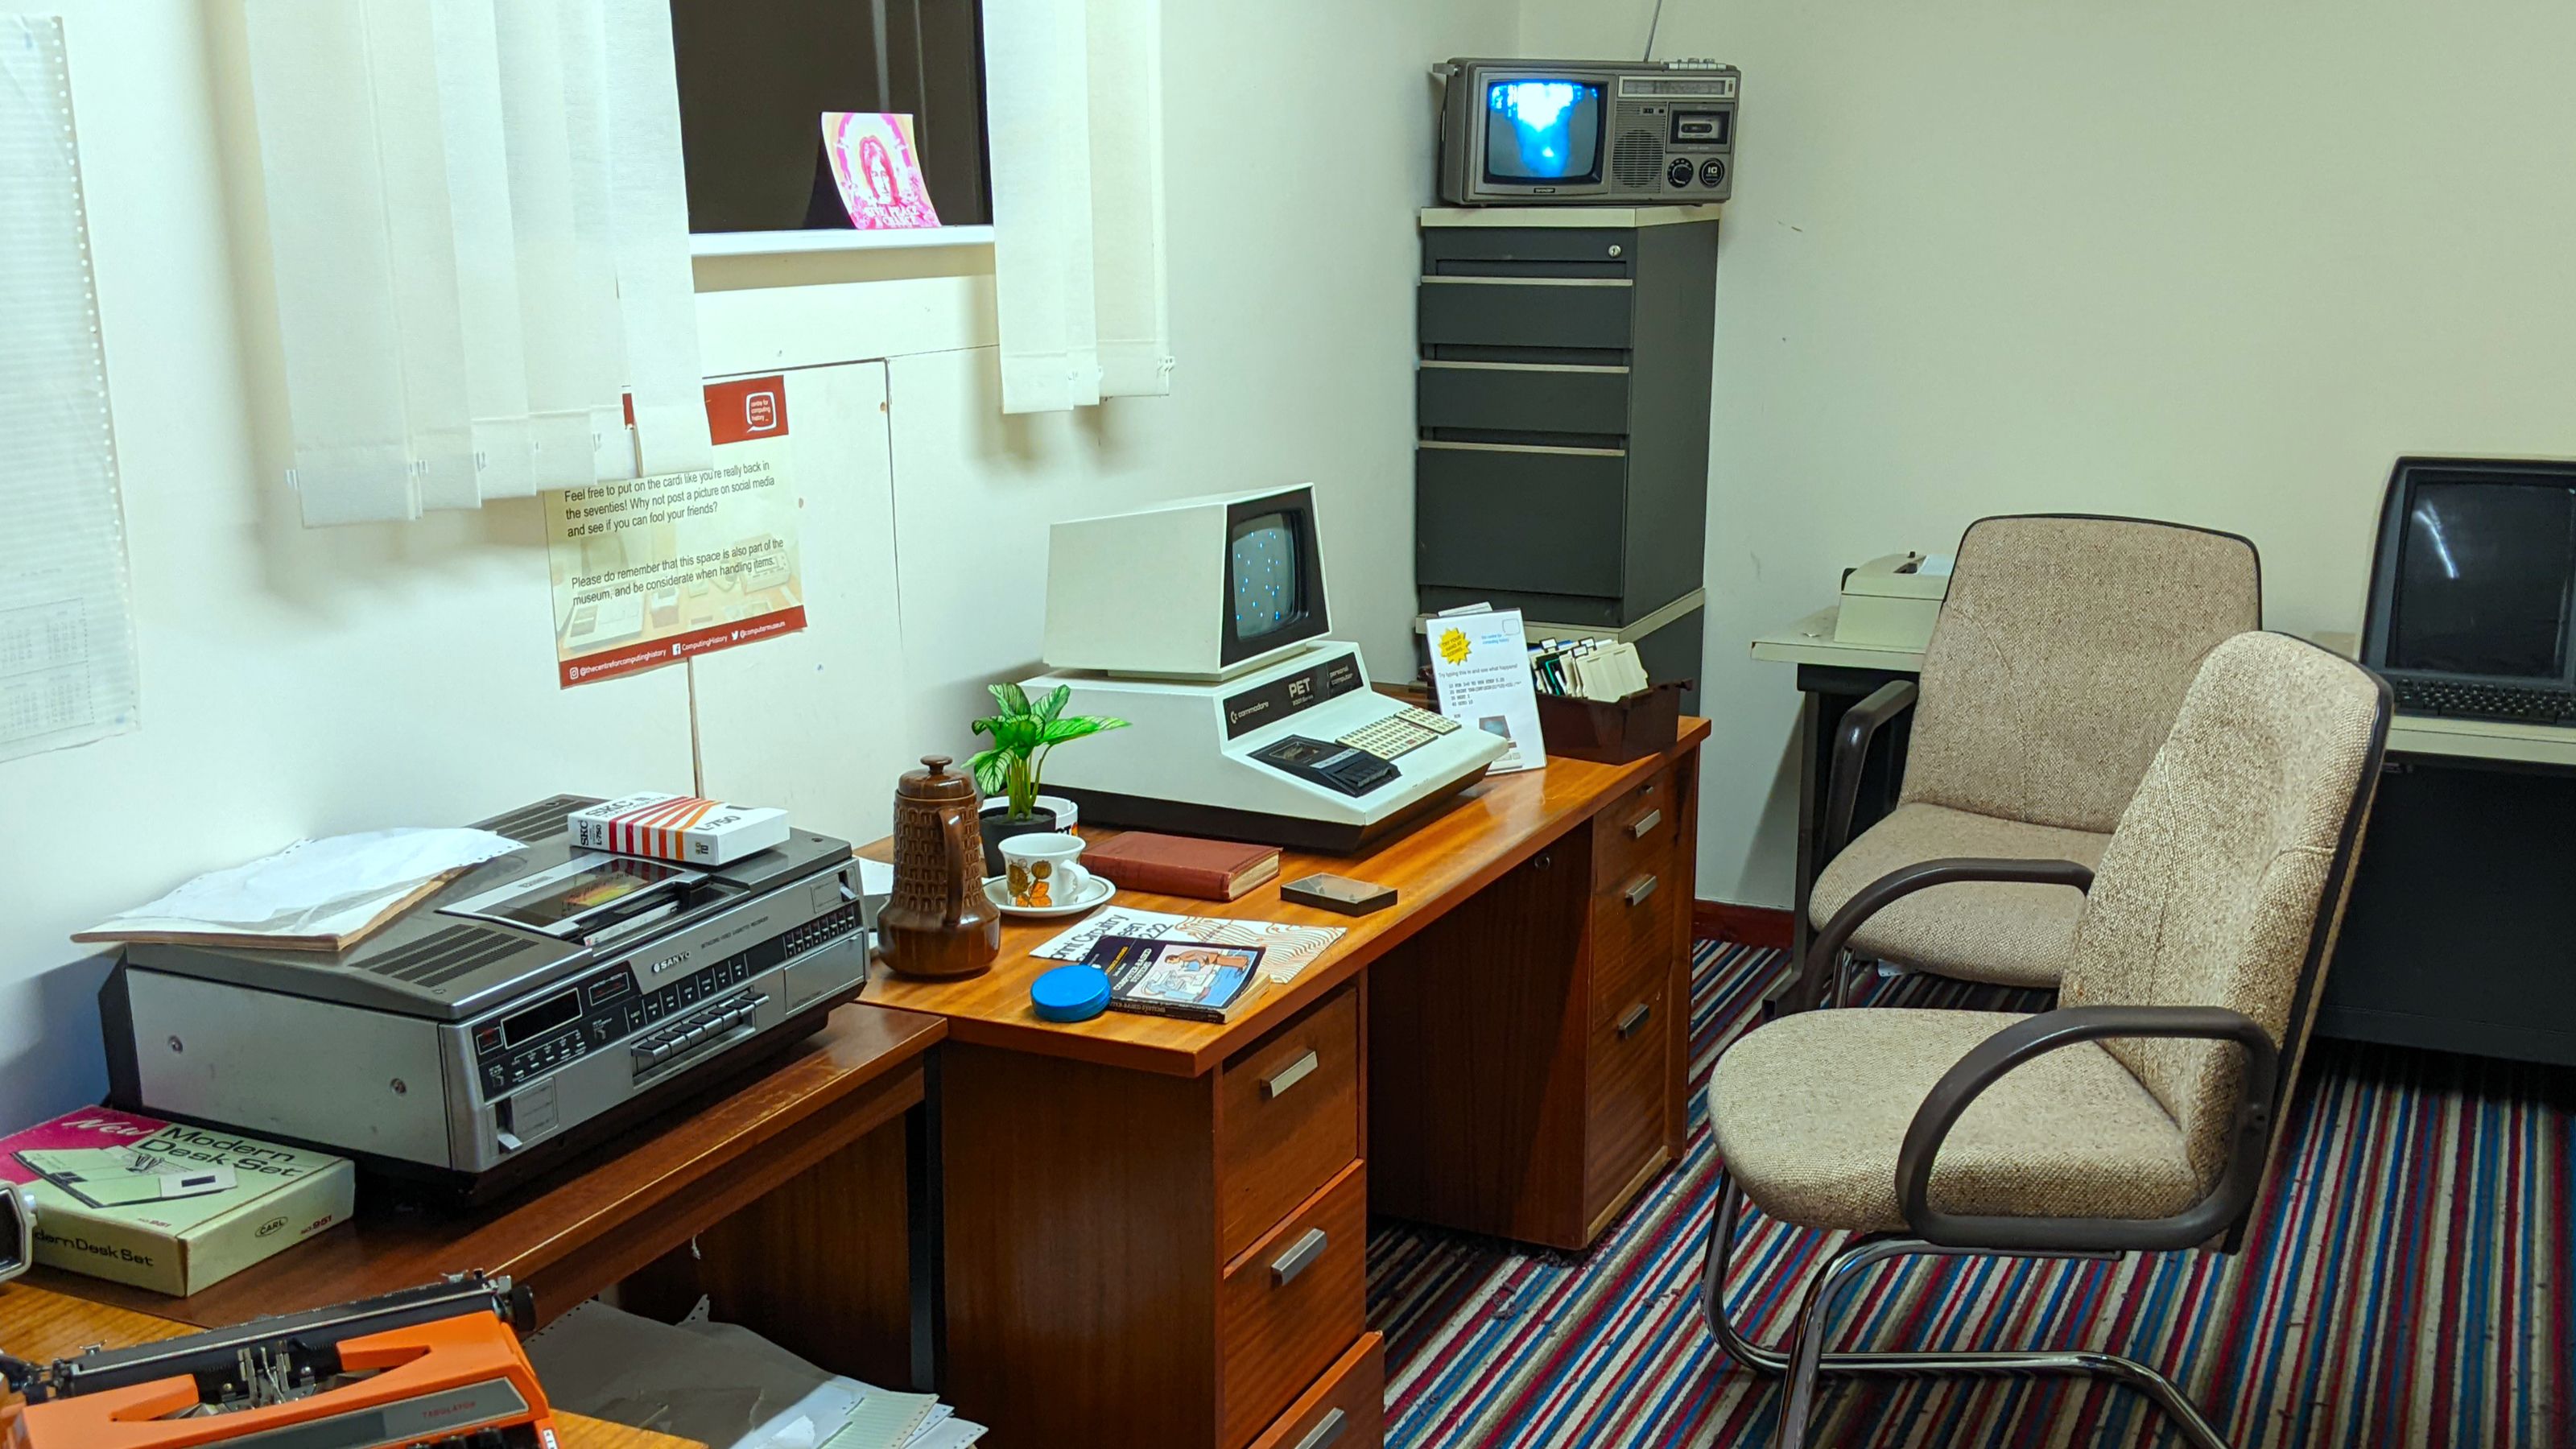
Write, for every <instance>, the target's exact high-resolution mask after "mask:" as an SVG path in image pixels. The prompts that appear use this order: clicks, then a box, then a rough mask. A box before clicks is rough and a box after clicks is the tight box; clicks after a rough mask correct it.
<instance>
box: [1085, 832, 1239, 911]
mask: <svg viewBox="0 0 2576 1449" xmlns="http://www.w3.org/2000/svg"><path fill="white" fill-rule="evenodd" d="M1082 863H1083V865H1084V866H1086V867H1088V868H1089V869H1092V870H1095V871H1098V872H1099V873H1100V874H1102V875H1105V876H1107V877H1109V878H1110V879H1111V880H1113V881H1116V882H1117V883H1118V885H1119V888H1120V889H1122V890H1131V891H1151V892H1153V893H1155V894H1157V895H1166V896H1196V897H1197V898H1199V899H1200V900H1207V901H1230V900H1233V899H1234V898H1235V897H1237V896H1240V895H1242V894H1243V893H1244V892H1245V891H1248V890H1250V889H1252V888H1253V887H1254V886H1257V885H1260V884H1261V883H1262V882H1264V881H1267V880H1272V879H1275V878H1277V876H1278V874H1279V850H1278V848H1277V847H1276V846H1269V845H1241V844H1237V843H1236V842H1234V841H1231V840H1199V839H1196V838H1194V837H1192V836H1187V835H1156V834H1154V833H1152V832H1151V831H1145V830H1130V831H1128V832H1127V833H1126V834H1124V835H1121V836H1119V837H1118V838H1117V839H1115V840H1112V841H1109V842H1108V843H1107V844H1104V845H1095V846H1093V847H1091V848H1090V849H1089V850H1086V851H1084V852H1083V853H1082Z"/></svg>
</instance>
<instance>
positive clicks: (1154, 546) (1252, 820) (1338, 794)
mask: <svg viewBox="0 0 2576 1449" xmlns="http://www.w3.org/2000/svg"><path fill="white" fill-rule="evenodd" d="M1316 538H1317V534H1316V528H1315V491H1314V488H1313V487H1312V486H1311V485H1305V484H1301V485H1298V486H1296V487H1293V488H1287V489H1277V490H1271V491H1268V492H1260V493H1241V494H1233V495H1227V496H1222V497H1211V498H1192V499H1184V500H1182V501H1180V502H1177V503H1168V504H1164V505H1163V506H1161V507H1159V508H1148V509H1142V510H1139V511H1137V512H1134V513H1122V514H1115V515H1111V516H1109V517H1105V518H1083V519H1074V520H1071V521H1069V522H1064V523H1059V524H1057V525H1055V529H1054V532H1053V535H1052V537H1051V538H1050V540H1049V543H1048V549H1047V619H1046V643H1045V650H1044V652H1045V658H1046V662H1047V664H1048V666H1049V667H1050V668H1051V669H1053V670H1054V671H1055V672H1054V673H1051V674H1048V675H1045V676H1043V677H1040V678H1037V679H1032V680H1029V681H1027V683H1026V685H1025V686H1024V687H1025V688H1026V689H1027V690H1028V691H1029V692H1030V693H1031V695H1033V696H1035V695H1038V694H1040V692H1042V691H1047V690H1052V689H1054V688H1055V687H1056V686H1058V685H1064V686H1067V687H1068V688H1070V689H1071V690H1072V692H1073V693H1072V699H1071V700H1070V701H1069V702H1068V703H1067V704H1066V705H1065V712H1066V713H1068V714H1102V715H1112V716H1115V717H1117V718H1120V719H1124V720H1126V721H1128V722H1129V723H1130V724H1131V725H1132V726H1133V727H1132V728H1129V729H1123V730H1112V731H1109V732H1107V733H1104V734H1099V735H1093V736H1091V737H1089V738H1087V739H1085V740H1083V741H1082V747H1081V748H1080V749H1079V750H1067V751H1065V752H1064V753H1063V754H1061V755H1058V756H1055V757H1054V758H1052V759H1050V760H1049V761H1048V767H1049V768H1048V770H1047V777H1046V779H1047V787H1048V788H1049V789H1050V790H1054V791H1058V792H1060V793H1062V794H1064V795H1066V796H1068V797H1070V798H1071V799H1072V800H1073V801H1074V802H1075V803H1076V804H1078V805H1080V806H1081V807H1082V818H1083V819H1084V820H1086V821H1090V822H1092V823H1095V824H1100V825H1122V826H1135V827H1140V828H1143V829H1149V830H1171V831H1180V832H1183V833H1187V834H1194V835H1217V836H1225V837H1229V838H1232V839H1237V840H1251V841H1259V842H1262V843H1266V844H1272V845H1284V846H1291V847H1294V848H1298V849H1304V850H1318V851H1329V852H1335V853H1347V852H1351V851H1356V850H1359V849H1362V848H1363V847H1365V846H1368V845H1370V844H1373V843H1374V842H1376V841H1378V840H1381V839H1384V838H1385V837H1387V836H1390V835H1393V834H1395V833H1397V832H1399V831H1402V830H1404V829H1406V828H1407V827H1409V826H1411V825H1413V824H1415V823H1416V822H1418V821H1420V820H1422V819H1423V818H1425V817H1427V816H1429V815H1431V814H1433V813H1435V812H1437V811H1438V810H1440V809H1441V808H1442V807H1443V806H1445V805H1446V804H1448V803H1449V802H1450V800H1451V799H1452V798H1453V797H1455V796H1456V795H1457V793H1458V792H1459V791H1460V790H1462V789H1465V788H1466V787H1467V786H1469V785H1472V784H1474V783H1475V782H1476V781H1478V780H1480V779H1482V778H1483V777H1484V774H1485V769H1486V767H1487V766H1489V765H1491V764H1492V763H1493V762H1494V760H1495V759H1496V758H1497V757H1499V756H1500V755H1501V754H1502V753H1503V750H1504V748H1505V741H1504V740H1503V739H1501V738H1500V737H1499V736H1495V735H1491V734H1487V733H1486V732H1484V731H1483V730H1471V729H1464V728H1461V727H1460V726H1459V724H1458V723H1457V721H1455V720H1452V719H1449V718H1447V717H1445V716H1442V715H1437V714H1432V713H1430V712H1428V711H1426V710H1420V709H1416V708H1414V707H1412V706H1411V705H1408V704H1405V703H1404V702H1402V701H1401V700H1395V699H1390V698H1388V697H1386V696H1385V695H1382V694H1379V693H1377V692H1376V691H1375V690H1373V689H1371V688H1369V679H1368V666H1367V664H1366V663H1365V662H1364V661H1363V660H1362V659H1361V658H1360V651H1359V648H1358V646H1356V645H1353V644H1349V643H1345V642H1342V641H1339V640H1333V639H1327V638H1325V637H1324V635H1325V634H1326V633H1327V632H1328V631H1329V630H1330V628H1331V616H1330V614H1329V613H1328V612H1327V610H1326V605H1325V595H1324V560H1323V553H1322V551H1321V550H1320V549H1319V548H1318V547H1317V544H1316Z"/></svg>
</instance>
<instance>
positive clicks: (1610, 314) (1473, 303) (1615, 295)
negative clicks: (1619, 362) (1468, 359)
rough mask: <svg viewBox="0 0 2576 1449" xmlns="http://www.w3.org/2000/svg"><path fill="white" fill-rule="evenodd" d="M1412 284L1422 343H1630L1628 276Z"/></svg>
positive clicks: (1442, 280) (1610, 345)
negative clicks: (1415, 285)
mask: <svg viewBox="0 0 2576 1449" xmlns="http://www.w3.org/2000/svg"><path fill="white" fill-rule="evenodd" d="M1416 290H1417V292H1418V293H1419V301H1418V302H1417V304H1416V308H1417V316H1416V325H1417V326H1418V328H1419V335H1420V337H1421V340H1422V341H1423V342H1424V343H1427V344H1431V345H1435V346H1436V345H1438V344H1440V343H1447V342H1463V343H1473V344H1475V345H1478V346H1483V347H1591V348H1616V349H1620V350H1623V351H1624V350H1625V349H1626V348H1627V346H1628V338H1629V328H1628V303H1629V299H1630V295H1631V293H1632V292H1633V291H1634V288H1632V287H1631V286H1630V285H1629V284H1628V281H1627V279H1625V278H1621V277H1546V278H1530V279H1527V280H1523V279H1519V278H1511V277H1425V278H1423V279H1422V281H1421V284H1420V286H1419V287H1418V288H1417V289H1416Z"/></svg>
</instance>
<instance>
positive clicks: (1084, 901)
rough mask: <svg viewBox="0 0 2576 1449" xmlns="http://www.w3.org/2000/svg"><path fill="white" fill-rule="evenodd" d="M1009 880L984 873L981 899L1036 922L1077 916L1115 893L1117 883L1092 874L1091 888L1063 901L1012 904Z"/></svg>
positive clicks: (1009, 914) (1011, 913) (1105, 877)
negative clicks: (1053, 903)
mask: <svg viewBox="0 0 2576 1449" xmlns="http://www.w3.org/2000/svg"><path fill="white" fill-rule="evenodd" d="M1009 880H1010V878H1009V877H1008V876H999V875H994V876H986V877H985V878H984V899H986V900H988V901H991V902H992V903H993V904H994V905H997V906H999V907H1001V908H1002V914H1003V915H1006V916H1021V917H1025V918H1027V919H1030V920H1037V921H1047V920H1053V919H1055V918H1056V917H1058V916H1078V915H1081V914H1082V913H1083V912H1085V911H1087V910H1090V909H1091V908H1092V907H1093V906H1096V905H1099V904H1101V903H1102V902H1103V901H1106V900H1108V899H1109V898H1110V897H1111V896H1114V895H1116V894H1118V886H1117V884H1116V883H1115V882H1113V881H1111V880H1110V879H1109V878H1108V877H1107V876H1098V875H1095V876H1093V877H1092V878H1091V888H1090V889H1089V890H1086V891H1084V892H1083V893H1082V894H1081V895H1079V896H1076V897H1074V898H1073V899H1072V900H1069V901H1066V902H1063V903H1062V904H1060V905H1052V906H1015V905H1012V904H1011V892H1010V889H1009Z"/></svg>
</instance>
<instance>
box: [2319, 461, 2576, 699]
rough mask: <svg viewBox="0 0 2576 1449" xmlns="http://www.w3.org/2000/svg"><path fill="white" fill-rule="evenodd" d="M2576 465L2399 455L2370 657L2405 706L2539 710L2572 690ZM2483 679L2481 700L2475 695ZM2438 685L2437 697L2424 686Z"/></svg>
mask: <svg viewBox="0 0 2576 1449" xmlns="http://www.w3.org/2000/svg"><path fill="white" fill-rule="evenodd" d="M2571 641H2576V462H2550V461H2527V462H2514V461H2488V460H2480V459H2463V458H2403V459H2400V460H2398V464H2397V467H2396V470H2395V471H2394V472H2393V473H2392V474H2391V475H2390V478H2389V482H2388V496H2387V501H2386V502H2385V504H2384V505H2383V506H2382V508H2381V513H2380V529H2379V547H2378V552H2377V555H2376V557H2375V558H2374V560H2373V562H2372V566H2371V592H2370V606H2369V610H2368V615H2367V617H2366V619H2365V621H2364V625H2363V633H2362V662H2363V663H2365V664H2367V665H2369V666H2370V667H2372V668H2374V669H2377V670H2379V671H2380V672H2382V673H2384V674H2386V675H2387V676H2388V677H2389V679H2390V682H2391V683H2392V684H2393V685H2395V686H2396V689H2397V695H2398V702H2399V704H2400V706H2401V707H2405V706H2407V705H2408V704H2409V703H2410V696H2411V697H2412V698H2413V699H2415V700H2438V699H2449V698H2464V699H2470V700H2476V699H2479V698H2482V697H2487V696H2492V698H2491V699H2490V700H2489V703H2490V705H2491V706H2493V702H2494V701H2496V700H2501V701H2504V702H2505V704H2509V705H2510V704H2515V702H2516V701H2522V702H2523V703H2521V704H2519V705H2517V706H2516V707H2514V708H2504V707H2502V706H2494V707H2485V708H2475V707H2472V708H2462V709H2459V710H2456V711H2454V710H2449V709H2437V710H2436V712H2443V713H2451V712H2457V713H2467V714H2488V715H2501V716H2505V717H2526V718H2542V717H2545V716H2546V715H2547V714H2548V712H2549V708H2550V707H2548V706H2544V705H2540V704H2533V703H2530V702H2529V699H2530V698H2531V697H2532V696H2534V695H2535V693H2536V694H2537V695H2545V696H2548V697H2550V698H2553V699H2555V698H2558V697H2562V696H2564V695H2565V693H2566V691H2568V690H2569V689H2570V688H2571V687H2576V648H2571ZM2480 687H2487V688H2486V689H2485V694H2484V695H2481V694H2480V693H2479V692H2478V691H2479V689H2480ZM2428 691H2429V692H2428Z"/></svg>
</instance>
